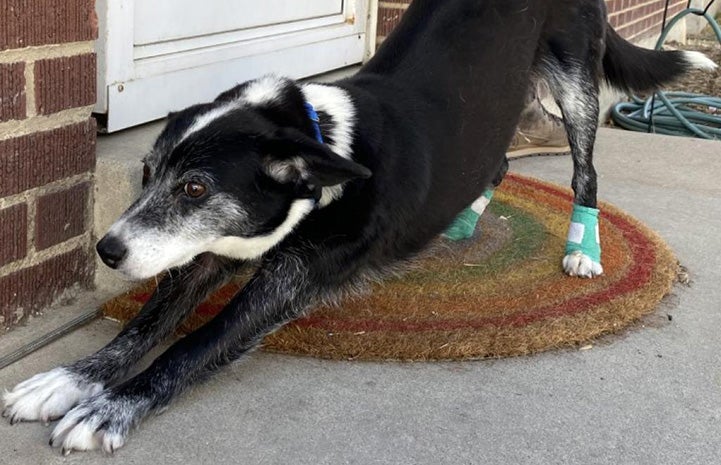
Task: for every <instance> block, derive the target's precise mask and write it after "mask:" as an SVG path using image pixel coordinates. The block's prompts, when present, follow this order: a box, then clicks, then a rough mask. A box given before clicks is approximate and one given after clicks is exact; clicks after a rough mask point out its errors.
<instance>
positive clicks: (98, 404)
mask: <svg viewBox="0 0 721 465" xmlns="http://www.w3.org/2000/svg"><path fill="white" fill-rule="evenodd" d="M317 260H320V259H317ZM324 262H325V261H324ZM339 263H340V262H339ZM335 268H337V269H334V267H333V266H330V265H327V266H326V263H323V267H322V268H319V267H315V270H316V271H315V272H311V271H310V269H309V268H308V267H307V266H305V265H304V264H303V263H302V262H301V260H300V259H298V258H297V257H295V256H290V254H289V256H287V257H283V258H280V259H279V258H278V257H276V258H275V259H274V260H272V262H271V263H267V264H266V265H265V266H263V267H261V269H260V270H259V271H258V272H257V273H256V275H255V276H254V277H253V278H252V279H251V280H250V281H249V282H248V284H246V286H245V287H244V288H243V289H242V290H241V291H240V292H239V293H238V294H237V295H236V296H235V297H234V298H233V299H232V300H231V301H230V303H229V304H228V305H227V306H226V307H225V308H224V309H223V310H222V311H221V312H220V313H219V314H218V315H217V316H216V317H215V318H214V319H213V320H211V321H210V322H208V323H207V324H206V325H205V326H203V327H201V328H200V329H198V330H197V331H195V332H193V333H191V334H189V335H188V336H186V337H184V338H182V339H180V340H179V341H177V342H176V343H175V344H174V345H173V346H172V347H170V348H169V349H168V350H167V351H166V352H165V353H163V354H162V355H161V356H159V357H158V358H157V359H156V360H155V361H154V362H153V364H152V365H151V366H150V367H149V368H148V369H146V370H145V371H144V372H142V373H140V374H138V375H137V376H135V377H134V378H131V379H129V380H127V381H125V382H124V383H122V384H120V385H117V386H114V387H112V388H109V389H106V390H105V391H103V392H101V393H100V394H98V395H96V396H94V397H92V398H90V399H86V400H85V401H84V402H81V403H80V404H79V405H78V406H77V407H75V408H74V409H73V410H71V411H70V412H68V414H67V415H66V416H65V418H63V420H62V421H61V422H60V423H59V424H58V425H57V427H56V428H55V430H54V431H53V433H52V435H51V444H52V445H53V446H56V447H58V446H61V447H63V449H65V450H72V449H77V450H88V449H96V448H103V449H104V450H105V451H106V452H112V451H113V450H115V449H117V448H118V447H120V446H122V445H123V444H124V442H125V438H126V437H127V434H128V433H129V430H130V428H131V426H133V425H136V424H138V423H139V422H140V421H141V420H142V419H143V418H144V417H145V416H146V415H147V414H148V413H149V412H150V411H152V410H156V411H157V410H162V409H163V408H164V407H166V406H167V405H168V404H169V403H170V402H171V400H172V399H173V398H174V397H175V396H177V395H178V394H179V393H180V392H182V391H183V390H184V389H186V388H187V387H189V386H190V385H191V384H192V383H194V382H197V381H198V380H201V379H203V378H205V377H207V376H208V375H209V374H210V373H211V372H213V371H215V370H216V369H217V368H218V367H220V366H222V365H224V364H226V363H228V362H229V361H231V360H234V359H236V358H238V357H240V356H241V355H242V354H244V353H246V352H248V351H249V350H251V349H253V348H254V347H255V346H256V345H257V344H258V342H260V340H261V338H262V337H263V336H265V335H266V334H268V333H270V332H272V331H273V330H275V329H276V328H278V327H279V326H280V325H282V324H283V323H285V322H287V321H289V320H291V319H294V318H296V317H297V316H298V315H299V314H300V313H301V312H302V311H303V310H305V309H306V308H307V307H308V305H309V304H310V303H311V302H313V301H314V298H315V297H316V296H317V295H318V293H319V292H320V291H319V290H322V289H324V288H326V287H325V286H321V285H320V283H321V281H322V280H321V279H315V278H313V276H321V275H322V276H338V275H341V274H343V272H344V271H345V270H344V269H343V268H341V267H340V265H339V266H338V267H335ZM319 269H320V270H322V271H318V270H319ZM325 273H328V275H326V274H325Z"/></svg>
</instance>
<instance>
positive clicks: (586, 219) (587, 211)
mask: <svg viewBox="0 0 721 465" xmlns="http://www.w3.org/2000/svg"><path fill="white" fill-rule="evenodd" d="M598 213H599V211H598V209H596V208H589V207H583V206H581V205H576V204H573V214H572V215H571V226H570V227H569V228H568V240H567V241H566V255H569V254H571V253H573V252H577V251H580V252H581V253H583V254H584V255H587V256H588V257H589V258H590V259H591V260H593V261H594V262H596V263H599V264H600V263H601V237H600V234H599V232H598Z"/></svg>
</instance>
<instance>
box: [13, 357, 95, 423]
mask: <svg viewBox="0 0 721 465" xmlns="http://www.w3.org/2000/svg"><path fill="white" fill-rule="evenodd" d="M102 389H103V385H102V384H100V383H93V382H88V381H86V380H84V379H83V377H82V376H80V375H78V374H76V373H73V372H71V371H70V370H68V369H67V368H63V367H58V368H55V369H53V370H50V371H48V372H45V373H40V374H38V375H35V376H33V377H32V378H30V379H28V380H26V381H23V382H22V383H20V384H18V385H17V386H15V388H14V389H13V390H12V391H10V392H7V391H6V392H5V394H3V403H4V405H5V408H4V410H3V413H2V415H3V417H6V418H9V419H10V423H11V424H15V423H18V422H20V421H42V422H45V423H48V422H49V421H51V420H54V419H57V418H60V417H62V416H63V415H65V413H66V412H67V411H68V410H70V409H71V408H73V407H74V406H75V405H77V404H78V402H80V401H82V400H84V399H87V398H89V397H92V396H94V395H95V394H97V393H98V392H100V391H102Z"/></svg>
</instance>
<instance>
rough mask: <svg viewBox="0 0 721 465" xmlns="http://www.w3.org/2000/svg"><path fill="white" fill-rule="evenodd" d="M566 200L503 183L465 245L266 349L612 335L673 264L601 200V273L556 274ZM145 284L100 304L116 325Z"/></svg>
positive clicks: (188, 326) (353, 352) (549, 342)
mask: <svg viewBox="0 0 721 465" xmlns="http://www.w3.org/2000/svg"><path fill="white" fill-rule="evenodd" d="M571 198H572V197H571V193H570V191H568V190H565V189H562V188H559V187H557V186H555V185H552V184H547V183H544V182H541V181H537V180H533V179H529V178H526V177H521V176H518V175H509V176H507V177H506V179H505V180H504V182H503V184H502V186H501V188H500V189H499V190H498V191H497V193H496V196H495V198H494V201H493V202H492V203H491V206H490V207H489V209H488V211H487V212H486V213H485V214H484V215H483V218H482V220H481V223H480V227H479V231H480V233H479V232H477V234H476V236H475V237H473V238H472V239H469V240H467V241H460V242H449V241H445V240H438V241H437V242H436V243H435V244H434V245H433V246H432V247H431V248H430V250H429V251H428V253H427V254H426V255H425V256H424V258H421V259H419V260H418V261H417V262H416V263H415V264H414V265H413V266H412V267H411V269H410V270H409V272H407V273H406V274H404V275H403V276H402V277H399V278H393V279H389V280H387V281H385V282H384V283H382V284H377V285H374V286H373V288H372V289H371V292H370V293H368V294H367V295H365V296H363V297H358V298H355V299H352V300H347V301H345V302H343V303H342V305H341V306H340V307H337V308H336V307H328V308H318V309H316V310H315V311H313V312H311V313H309V314H308V316H306V317H304V318H302V319H300V320H297V321H295V322H292V323H290V324H288V325H286V326H285V327H284V328H282V329H280V330H279V331H277V332H276V333H274V334H272V335H270V336H268V337H266V339H265V340H264V342H263V348H264V350H267V351H272V352H282V353H289V354H303V355H313V356H317V357H323V358H333V359H344V360H347V359H362V360H461V359H478V358H485V357H500V356H511V355H522V354H529V353H533V352H538V351H541V350H546V349H551V348H558V347H564V346H569V345H574V344H579V343H583V342H586V341H588V340H589V339H592V338H594V337H597V336H599V335H602V334H607V333H611V332H614V331H618V330H619V329H621V328H623V327H625V326H627V325H629V324H630V323H632V322H634V321H635V320H637V319H638V318H639V317H641V316H642V315H644V314H647V313H649V312H651V311H652V310H653V309H654V308H655V306H656V305H657V304H658V303H659V302H660V301H661V299H662V298H663V297H664V296H665V295H666V294H667V293H668V292H669V291H670V289H671V287H672V285H673V283H674V281H675V278H676V272H677V262H676V259H675V258H674V256H673V254H672V253H671V252H670V250H669V249H668V247H667V246H666V245H665V244H664V243H663V241H662V240H661V239H660V238H659V237H658V236H657V235H656V234H655V233H654V232H652V231H651V230H649V229H648V228H646V227H644V226H643V225H642V224H641V223H639V222H638V221H636V220H635V219H633V218H631V217H629V216H628V215H626V214H624V213H623V212H621V211H620V210H619V209H617V208H615V207H613V206H611V205H608V204H602V205H601V206H600V208H601V212H602V213H601V225H600V228H601V238H602V242H603V244H602V246H603V260H604V263H603V264H604V269H605V275H604V276H602V277H600V278H597V279H593V280H589V279H579V278H570V277H567V276H566V275H565V274H564V273H563V271H562V270H561V267H560V262H561V258H562V255H563V251H564V245H565V239H566V232H567V228H568V221H569V218H570V214H571ZM241 285H242V280H239V282H237V283H234V284H230V285H228V286H226V287H225V288H223V289H221V290H219V291H218V292H217V293H216V294H215V295H213V296H212V297H211V298H210V299H209V300H208V301H207V302H206V303H204V304H202V305H201V306H200V307H199V308H198V309H197V311H196V312H195V314H193V315H192V316H191V317H190V318H189V319H188V320H187V321H186V322H185V323H184V324H183V326H182V327H181V328H180V332H181V333H184V332H189V331H191V330H192V329H194V328H196V327H198V326H199V325H201V324H203V323H204V322H205V321H207V320H209V319H210V318H212V317H213V315H215V314H216V313H217V312H218V311H219V310H220V309H221V308H222V306H223V304H224V303H225V302H227V301H228V300H229V299H230V297H231V296H232V295H233V294H234V293H235V291H237V290H238V288H239V287H240V286H241ZM153 287H154V282H153V283H148V284H146V285H144V286H142V287H140V288H137V289H135V290H133V291H131V292H129V293H127V294H125V295H122V296H120V297H118V298H116V299H114V300H112V301H110V302H107V303H106V304H105V306H104V311H105V314H106V315H107V316H110V317H112V318H115V319H118V320H120V321H122V322H124V321H127V320H128V319H130V318H131V317H132V316H134V315H135V314H136V313H137V312H138V311H139V309H140V307H141V305H142V304H143V302H145V301H146V300H147V299H148V298H149V296H150V293H151V292H152V289H153Z"/></svg>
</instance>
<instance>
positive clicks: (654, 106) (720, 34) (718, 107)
mask: <svg viewBox="0 0 721 465" xmlns="http://www.w3.org/2000/svg"><path fill="white" fill-rule="evenodd" d="M712 3H713V2H712ZM709 5H710V4H709ZM690 14H695V15H698V16H703V17H704V18H706V21H708V23H709V24H710V25H711V28H712V29H713V32H714V33H715V34H716V39H718V41H719V43H721V27H719V25H718V23H717V22H716V20H714V18H713V17H712V16H711V15H710V14H709V13H708V8H706V9H705V10H700V9H697V8H687V9H686V10H684V11H682V12H681V13H679V14H678V15H676V16H674V17H673V19H671V21H669V23H668V25H666V27H664V29H663V32H662V33H661V37H659V39H658V42H656V50H660V49H661V47H662V46H663V43H664V42H665V41H666V37H667V36H668V34H669V32H670V31H671V29H673V27H674V26H675V25H676V24H677V23H678V22H679V21H680V20H681V19H683V18H684V17H686V16H687V15H690ZM694 107H696V108H698V107H703V108H707V109H710V110H711V113H706V112H703V111H699V110H697V109H695V108H694ZM611 119H612V120H613V122H614V123H615V124H616V125H618V126H620V127H622V128H625V129H630V130H632V131H641V132H654V133H658V134H668V135H672V136H691V137H698V138H701V139H719V140H721V97H717V96H709V95H702V94H693V93H689V92H657V93H656V94H655V95H654V96H652V97H650V98H648V99H645V100H644V99H641V98H639V97H637V96H635V95H632V96H631V101H630V102H621V103H618V104H616V105H615V106H614V107H613V109H612V110H611Z"/></svg>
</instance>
